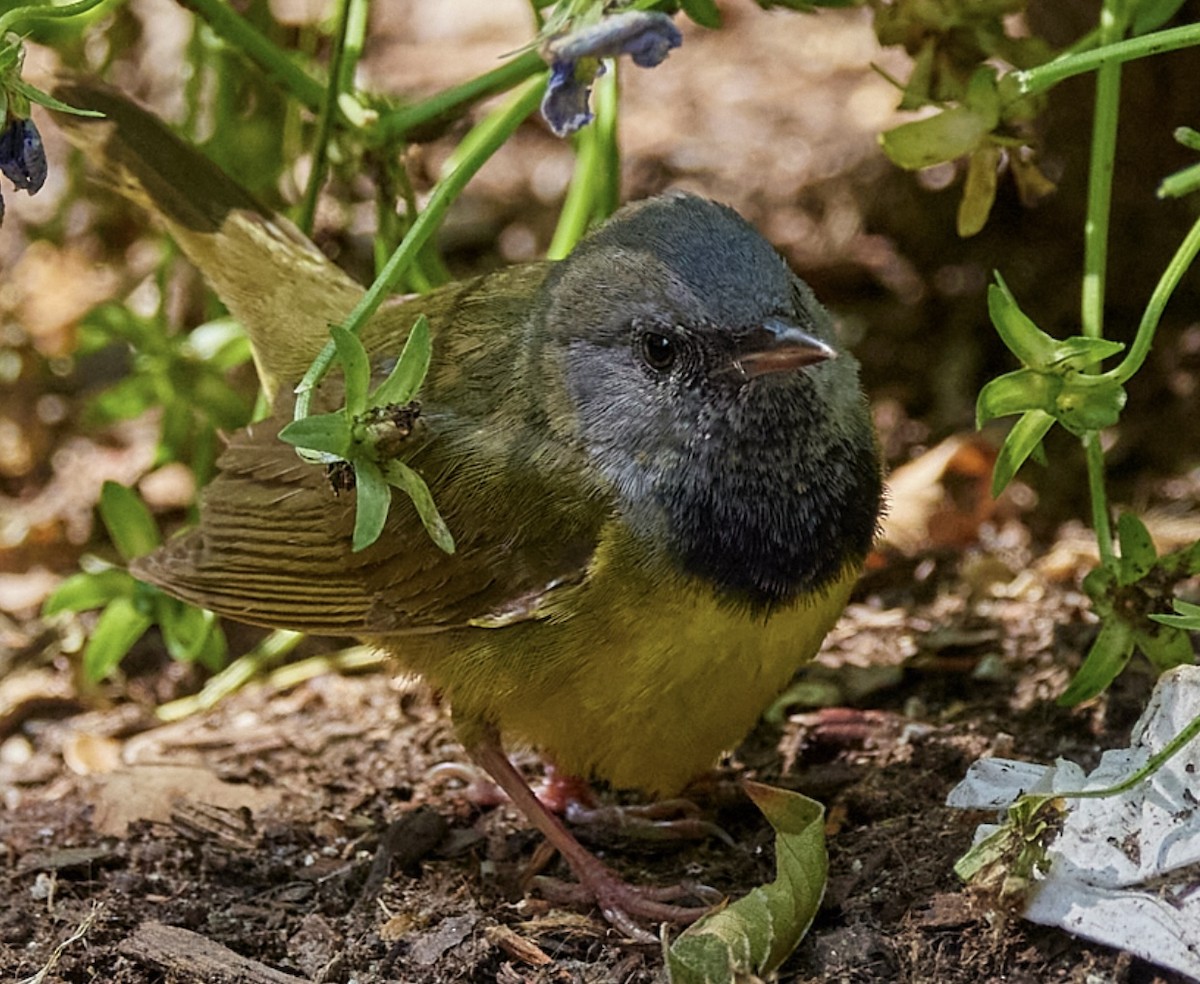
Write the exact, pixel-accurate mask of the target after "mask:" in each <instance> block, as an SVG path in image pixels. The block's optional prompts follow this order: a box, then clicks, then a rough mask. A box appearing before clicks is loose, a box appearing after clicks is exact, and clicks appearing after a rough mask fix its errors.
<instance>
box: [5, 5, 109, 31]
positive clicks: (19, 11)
mask: <svg viewBox="0 0 1200 984" xmlns="http://www.w3.org/2000/svg"><path fill="white" fill-rule="evenodd" d="M103 2H104V0H76V2H75V3H64V4H63V5H62V6H57V7H55V6H50V5H49V4H44V3H35V4H29V5H28V6H25V7H14V8H13V9H12V10H10V11H8V12H6V13H4V14H2V15H0V38H3V37H4V34H5V32H6V31H10V30H12V29H13V27H14V26H15V25H17V24H19V23H20V22H21V21H35V20H52V19H54V18H56V17H74V16H76V15H77V14H86V13H87V12H88V11H89V10H92V9H94V8H96V7H98V6H100V4H102V3H103Z"/></svg>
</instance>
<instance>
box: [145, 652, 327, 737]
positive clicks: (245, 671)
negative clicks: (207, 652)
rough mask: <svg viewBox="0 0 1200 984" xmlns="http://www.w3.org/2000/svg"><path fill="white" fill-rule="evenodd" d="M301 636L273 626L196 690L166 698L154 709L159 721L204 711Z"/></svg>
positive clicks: (283, 655)
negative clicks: (186, 695)
mask: <svg viewBox="0 0 1200 984" xmlns="http://www.w3.org/2000/svg"><path fill="white" fill-rule="evenodd" d="M303 639H304V636H303V634H301V633H299V632H289V631H287V630H286V629H276V630H275V631H274V632H272V633H271V634H270V635H269V636H267V637H266V638H265V639H263V641H262V642H260V643H259V644H258V645H257V646H255V647H254V648H253V649H251V650H250V652H248V653H246V655H245V656H241V657H239V658H238V659H235V660H234V661H233V662H232V663H230V664H229V665H228V666H227V667H225V669H223V670H222V671H221V672H220V673H217V674H215V675H214V676H213V677H212V678H211V679H210V680H209V681H208V682H207V683H206V684H205V685H204V686H203V687H202V688H201V689H200V692H199V693H197V694H192V695H191V696H190V697H181V698H179V699H178V700H172V701H168V702H167V703H166V704H163V705H162V706H161V707H159V709H158V710H157V711H156V712H155V713H156V715H157V717H158V719H159V720H160V721H178V720H180V719H181V718H185V717H189V716H190V715H192V714H196V713H198V712H200V711H207V710H208V709H209V708H212V707H215V706H216V705H217V704H218V703H220V702H221V701H222V700H224V699H225V698H226V697H228V696H229V695H230V694H233V693H236V692H237V691H239V690H241V689H242V687H244V686H246V684H248V683H249V682H250V681H251V680H253V679H254V678H255V677H258V676H261V675H262V674H263V673H265V672H266V671H267V670H270V669H273V668H274V667H276V666H278V665H279V663H280V662H282V661H283V660H284V659H285V658H286V657H287V656H288V655H289V654H290V653H291V652H292V650H294V649H295V648H296V647H297V646H298V645H300V642H301V640H303Z"/></svg>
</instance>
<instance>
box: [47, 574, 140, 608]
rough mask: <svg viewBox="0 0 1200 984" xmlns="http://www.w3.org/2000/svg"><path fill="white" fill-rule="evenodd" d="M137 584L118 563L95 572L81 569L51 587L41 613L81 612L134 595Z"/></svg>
mask: <svg viewBox="0 0 1200 984" xmlns="http://www.w3.org/2000/svg"><path fill="white" fill-rule="evenodd" d="M136 587H137V581H136V580H135V579H134V577H133V575H132V574H127V573H126V572H125V571H123V570H120V569H119V568H117V567H110V568H108V569H107V570H103V571H96V572H95V573H87V572H82V571H81V572H80V573H78V574H72V575H71V576H70V577H69V578H67V579H66V580H65V581H63V582H62V584H60V585H59V586H58V587H57V588H55V589H54V591H53V592H52V593H51V595H50V597H49V598H47V599H46V601H45V603H44V604H43V605H42V615H44V616H48V615H57V614H58V613H59V612H82V611H85V610H87V609H89V608H99V607H100V606H101V605H107V604H108V603H109V602H110V601H113V600H114V599H116V598H133V595H134V591H135V590H136Z"/></svg>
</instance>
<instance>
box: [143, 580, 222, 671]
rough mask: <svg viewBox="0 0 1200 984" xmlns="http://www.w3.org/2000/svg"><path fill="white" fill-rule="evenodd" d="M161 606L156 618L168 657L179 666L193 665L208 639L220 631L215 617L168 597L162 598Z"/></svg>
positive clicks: (158, 608)
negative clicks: (180, 664)
mask: <svg viewBox="0 0 1200 984" xmlns="http://www.w3.org/2000/svg"><path fill="white" fill-rule="evenodd" d="M161 602H162V603H161V604H159V605H158V606H157V611H156V614H157V615H158V624H159V627H160V628H161V629H162V634H163V642H164V643H165V644H166V647H167V653H168V654H169V655H170V657H171V659H173V660H176V661H177V662H180V663H191V662H194V661H195V660H196V658H197V657H198V656H199V655H200V653H201V652H202V651H203V650H204V648H205V646H206V645H207V644H208V640H209V636H211V635H212V634H213V633H214V632H216V631H219V629H218V628H217V617H216V615H214V614H213V613H212V612H210V611H208V610H206V609H203V608H196V607H195V606H194V605H188V604H186V603H184V602H182V601H177V600H176V599H174V598H168V597H167V596H166V595H161Z"/></svg>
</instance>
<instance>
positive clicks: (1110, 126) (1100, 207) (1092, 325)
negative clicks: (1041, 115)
mask: <svg viewBox="0 0 1200 984" xmlns="http://www.w3.org/2000/svg"><path fill="white" fill-rule="evenodd" d="M1117 6H1118V3H1117V2H1114V0H1107V2H1106V3H1105V4H1104V8H1103V10H1102V11H1101V13H1100V40H1101V42H1102V43H1106V42H1111V41H1114V40H1116V39H1118V38H1120V37H1121V35H1122V34H1123V33H1124V30H1125V25H1124V23H1123V22H1122V21H1121V20H1120V19H1119V18H1118V17H1117V15H1116V8H1117ZM1120 110H1121V65H1120V63H1119V62H1113V63H1109V64H1106V65H1103V66H1102V67H1101V68H1100V70H1099V71H1098V72H1097V73H1096V105H1095V110H1094V113H1093V118H1092V151H1091V160H1090V162H1089V165H1088V197H1087V218H1086V220H1085V222H1084V231H1083V298H1082V309H1081V318H1082V327H1083V334H1084V335H1085V336H1087V337H1088V338H1101V337H1103V335H1104V281H1105V277H1106V271H1107V266H1108V229H1109V222H1110V213H1111V211H1112V183H1113V164H1114V161H1115V159H1116V153H1117V121H1118V118H1119V116H1120Z"/></svg>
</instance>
